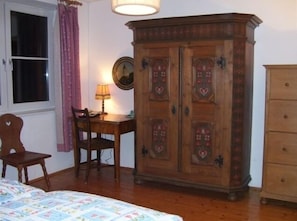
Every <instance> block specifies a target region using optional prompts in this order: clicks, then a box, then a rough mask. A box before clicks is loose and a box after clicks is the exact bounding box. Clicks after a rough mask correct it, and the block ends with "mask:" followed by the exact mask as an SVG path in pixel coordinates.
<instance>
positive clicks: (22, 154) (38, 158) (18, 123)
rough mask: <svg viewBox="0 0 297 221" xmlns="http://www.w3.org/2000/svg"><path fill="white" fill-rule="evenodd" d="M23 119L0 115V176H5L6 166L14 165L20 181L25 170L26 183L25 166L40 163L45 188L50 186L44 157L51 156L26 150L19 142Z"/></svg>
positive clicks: (26, 178)
mask: <svg viewBox="0 0 297 221" xmlns="http://www.w3.org/2000/svg"><path fill="white" fill-rule="evenodd" d="M22 127H23V120H22V119H21V118H20V117H17V116H15V115H13V114H3V115H1V116H0V145H1V146H0V159H1V160H2V163H3V167H2V177H3V178H4V177H5V173H6V166H7V165H10V166H13V167H16V168H17V170H18V180H19V181H20V182H22V170H23V169H24V172H25V181H26V184H28V169H27V167H29V166H32V165H37V164H40V165H41V167H42V170H43V173H44V178H45V181H46V184H47V188H49V187H50V181H49V177H48V174H47V171H46V167H45V159H46V158H49V157H51V155H49V154H43V153H36V152H31V151H26V150H25V148H24V146H23V143H22V142H21V139H20V135H21V130H22Z"/></svg>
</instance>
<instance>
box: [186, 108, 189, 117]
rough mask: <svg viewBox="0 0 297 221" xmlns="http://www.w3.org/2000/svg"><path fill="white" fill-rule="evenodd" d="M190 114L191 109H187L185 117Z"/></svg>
mask: <svg viewBox="0 0 297 221" xmlns="http://www.w3.org/2000/svg"><path fill="white" fill-rule="evenodd" d="M189 114H190V109H189V107H186V108H185V115H186V116H189Z"/></svg>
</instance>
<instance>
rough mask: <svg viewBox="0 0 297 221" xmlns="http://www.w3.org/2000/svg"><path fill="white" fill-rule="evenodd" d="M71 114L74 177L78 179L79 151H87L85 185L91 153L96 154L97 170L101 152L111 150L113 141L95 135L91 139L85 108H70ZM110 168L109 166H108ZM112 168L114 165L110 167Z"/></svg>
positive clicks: (87, 112)
mask: <svg viewBox="0 0 297 221" xmlns="http://www.w3.org/2000/svg"><path fill="white" fill-rule="evenodd" d="M72 114H73V129H72V130H73V144H74V163H75V175H76V177H78V175H79V169H80V164H81V149H83V150H85V151H87V162H86V174H85V183H87V182H88V177H89V173H90V169H91V162H92V151H96V152H97V159H96V160H97V170H100V168H101V167H102V166H101V150H104V149H113V150H114V141H113V140H109V139H106V138H103V137H101V134H97V136H96V137H93V136H92V135H93V133H92V132H91V124H90V115H89V111H88V109H87V108H85V109H76V108H74V107H72ZM109 166H110V165H109ZM111 166H114V165H111Z"/></svg>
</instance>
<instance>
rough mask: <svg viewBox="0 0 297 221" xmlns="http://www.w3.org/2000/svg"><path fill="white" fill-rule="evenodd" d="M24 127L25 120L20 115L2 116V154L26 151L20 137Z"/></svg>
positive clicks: (0, 127) (0, 119) (0, 128)
mask: <svg viewBox="0 0 297 221" xmlns="http://www.w3.org/2000/svg"><path fill="white" fill-rule="evenodd" d="M22 127H23V120H22V119H21V118H20V117H17V116H15V115H14V114H3V115H1V116H0V140H1V145H0V156H5V155H8V154H10V153H12V152H24V151H25V148H24V146H23V144H22V142H21V138H20V135H21V130H22Z"/></svg>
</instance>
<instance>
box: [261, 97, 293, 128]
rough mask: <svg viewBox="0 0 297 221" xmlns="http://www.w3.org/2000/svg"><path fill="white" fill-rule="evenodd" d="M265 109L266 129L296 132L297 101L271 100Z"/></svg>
mask: <svg viewBox="0 0 297 221" xmlns="http://www.w3.org/2000/svg"><path fill="white" fill-rule="evenodd" d="M267 111H268V113H267V119H266V120H267V122H266V130H269V131H282V132H297V102H293V101H279V100H271V101H269V102H268V110H267Z"/></svg>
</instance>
